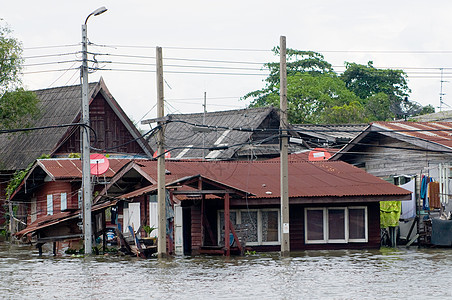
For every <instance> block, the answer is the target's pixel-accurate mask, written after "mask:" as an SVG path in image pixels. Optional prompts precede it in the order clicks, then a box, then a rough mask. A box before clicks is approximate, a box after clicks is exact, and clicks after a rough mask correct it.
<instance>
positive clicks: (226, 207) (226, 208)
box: [224, 193, 231, 256]
mask: <svg viewBox="0 0 452 300" xmlns="http://www.w3.org/2000/svg"><path fill="white" fill-rule="evenodd" d="M229 200H230V199H229V193H226V194H225V195H224V246H225V247H226V256H230V255H231V245H230V242H229V232H230V230H229V229H230V228H229V227H230V223H231V219H230V212H229V202H230V201H229Z"/></svg>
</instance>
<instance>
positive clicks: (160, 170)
mask: <svg viewBox="0 0 452 300" xmlns="http://www.w3.org/2000/svg"><path fill="white" fill-rule="evenodd" d="M156 59H157V117H158V118H159V119H162V118H163V116H164V115H165V110H164V102H163V99H164V98H163V59H162V48H161V47H157V48H156ZM158 125H159V126H161V128H160V130H159V131H158V133H157V154H158V158H157V205H158V220H159V221H158V243H157V255H158V257H159V258H162V257H165V256H166V208H165V203H166V201H165V200H166V199H165V198H166V193H165V155H164V154H163V153H164V143H165V136H164V126H165V123H164V121H159V122H158Z"/></svg>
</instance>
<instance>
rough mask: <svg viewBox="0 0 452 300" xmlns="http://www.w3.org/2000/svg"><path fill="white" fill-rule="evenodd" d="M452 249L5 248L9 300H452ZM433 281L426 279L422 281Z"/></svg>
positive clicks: (1, 256) (3, 288)
mask: <svg viewBox="0 0 452 300" xmlns="http://www.w3.org/2000/svg"><path fill="white" fill-rule="evenodd" d="M451 268H452V249H415V248H411V249H404V248H399V249H386V248H384V249H381V250H372V251H369V250H361V251H360V250H349V251H344V250H341V251H305V252H299V253H292V254H291V256H290V257H288V258H281V257H280V256H279V254H278V253H265V254H259V255H250V256H244V257H231V258H225V257H215V256H213V257H208V256H193V257H175V258H170V259H165V260H157V259H149V260H142V259H138V258H133V257H115V256H108V257H90V258H71V257H57V258H54V257H51V256H48V257H42V258H39V257H37V256H36V251H35V249H33V248H30V247H24V246H10V245H8V244H5V243H3V244H0V276H1V278H2V280H1V283H0V294H1V295H2V298H6V299H32V298H33V299H35V298H38V299H39V298H41V299H48V298H55V299H61V298H67V296H68V295H70V299H105V298H110V297H114V298H122V299H150V298H157V299H160V298H176V299H211V298H217V299H231V298H239V299H244V298H248V299H250V298H252V299H256V298H257V299H259V298H262V299H269V298H270V299H271V298H274V299H300V298H309V299H317V298H318V299H322V298H323V299H397V298H410V297H412V298H420V296H422V298H423V299H428V298H432V299H433V298H446V297H449V298H450V297H452V294H451V292H450V291H449V290H448V283H449V282H452V272H450V270H451ZM422 278H428V280H422Z"/></svg>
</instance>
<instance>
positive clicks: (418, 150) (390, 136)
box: [330, 113, 452, 244]
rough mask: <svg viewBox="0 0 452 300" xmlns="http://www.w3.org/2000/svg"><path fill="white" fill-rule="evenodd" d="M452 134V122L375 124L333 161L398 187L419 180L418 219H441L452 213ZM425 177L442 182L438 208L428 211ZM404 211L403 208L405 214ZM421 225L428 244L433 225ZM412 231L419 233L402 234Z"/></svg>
mask: <svg viewBox="0 0 452 300" xmlns="http://www.w3.org/2000/svg"><path fill="white" fill-rule="evenodd" d="M449 115H450V114H449ZM435 116H436V117H435ZM441 116H442V117H443V118H446V116H447V115H445V114H444V113H439V114H435V115H431V116H430V118H439V117H441ZM451 132H452V123H450V122H403V121H395V122H374V123H372V124H370V125H369V126H368V127H367V128H366V129H365V130H364V131H363V132H362V133H361V134H359V135H358V136H357V137H355V138H354V139H353V140H351V141H350V142H349V143H348V144H347V145H346V146H344V147H343V148H342V149H341V150H340V151H338V152H337V153H335V154H334V155H333V156H332V157H331V158H330V160H341V161H345V162H347V163H349V164H352V165H354V166H357V167H360V168H362V169H364V170H366V172H368V173H370V174H373V175H375V176H377V177H380V178H383V179H385V180H388V181H389V182H392V183H394V184H397V185H399V184H404V183H406V182H407V181H410V180H413V181H415V187H414V190H415V199H413V205H414V207H417V208H416V209H415V211H417V216H418V217H419V215H422V219H423V217H424V216H425V217H426V218H428V217H432V218H438V217H439V216H440V214H443V213H444V214H446V215H447V214H448V213H449V212H451V211H452V202H451V201H450V200H449V198H450V195H451V192H450V190H449V186H452V182H451V180H450V178H451V176H450V174H451V168H450V163H451V162H452V135H451ZM423 176H424V177H425V176H426V177H428V178H432V179H433V180H434V181H436V182H439V189H438V190H437V191H436V194H438V195H437V196H438V197H439V198H440V199H441V201H440V205H437V206H436V207H435V209H430V208H429V209H427V210H424V209H423V206H424V208H425V197H424V200H422V199H421V188H422V184H421V181H422V177H423ZM429 180H430V179H429ZM432 196H433V195H432ZM413 205H411V206H413ZM438 206H440V207H438ZM403 210H404V209H403V207H402V214H403V213H404V211H403ZM413 218H414V216H411V217H410V218H408V219H407V220H406V221H407V222H409V223H410V224H408V225H407V226H405V224H401V225H402V226H404V227H408V228H410V227H411V224H413V222H416V221H418V220H419V219H418V218H414V219H413ZM417 224H418V225H417V226H418V228H417V231H418V232H419V234H420V237H421V240H420V242H421V243H427V244H428V243H429V241H428V240H429V238H428V237H427V235H428V234H430V233H431V230H430V229H429V227H430V225H429V223H428V222H424V223H423V222H422V221H420V222H417ZM409 230H410V232H414V233H416V230H414V231H412V230H411V229H406V228H405V229H404V228H401V231H404V234H402V236H404V235H405V234H408V235H409V233H407V232H408V231H409ZM407 239H408V238H407Z"/></svg>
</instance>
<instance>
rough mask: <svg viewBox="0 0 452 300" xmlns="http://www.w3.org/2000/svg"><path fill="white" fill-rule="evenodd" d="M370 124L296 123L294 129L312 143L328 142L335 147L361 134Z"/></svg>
mask: <svg viewBox="0 0 452 300" xmlns="http://www.w3.org/2000/svg"><path fill="white" fill-rule="evenodd" d="M368 126H369V124H337V125H335V124H324V125H322V124H295V125H292V127H293V129H294V130H295V131H297V133H298V134H299V135H300V136H301V138H303V139H304V138H306V142H307V143H308V144H310V145H318V146H320V145H321V144H322V143H328V144H329V145H332V146H333V147H334V146H336V145H344V144H345V143H346V142H348V141H350V140H351V139H353V138H354V137H356V136H357V135H358V134H360V133H361V132H362V131H363V130H364V129H366V127H368Z"/></svg>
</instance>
